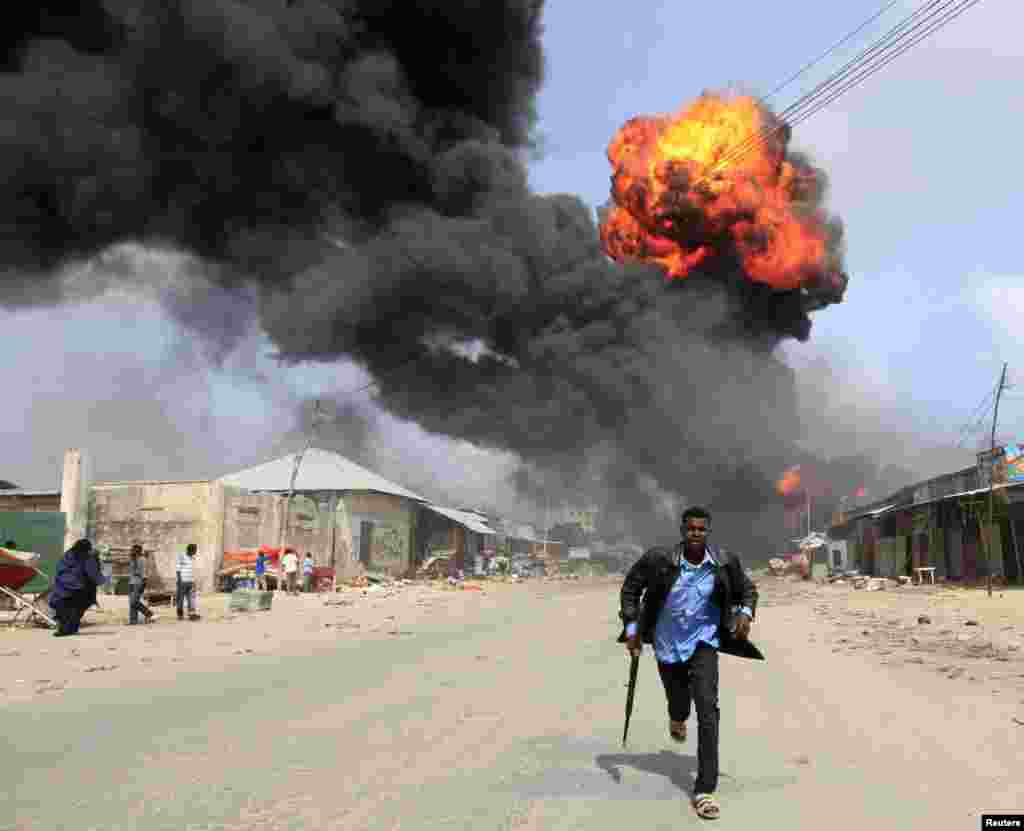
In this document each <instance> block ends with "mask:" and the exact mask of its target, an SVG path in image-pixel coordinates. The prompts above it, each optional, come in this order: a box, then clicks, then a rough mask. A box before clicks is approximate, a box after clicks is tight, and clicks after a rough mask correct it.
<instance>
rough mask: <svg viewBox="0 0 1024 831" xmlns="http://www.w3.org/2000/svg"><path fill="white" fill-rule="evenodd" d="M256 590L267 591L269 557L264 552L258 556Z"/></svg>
mask: <svg viewBox="0 0 1024 831" xmlns="http://www.w3.org/2000/svg"><path fill="white" fill-rule="evenodd" d="M256 588H257V589H259V590H260V591H266V590H267V555H266V554H264V553H263V552H262V551H259V552H257V554H256Z"/></svg>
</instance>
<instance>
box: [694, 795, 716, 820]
mask: <svg viewBox="0 0 1024 831" xmlns="http://www.w3.org/2000/svg"><path fill="white" fill-rule="evenodd" d="M693 807H694V808H695V809H696V811H697V816H699V817H700V818H701V819H718V816H719V814H721V808H720V807H719V805H718V800H717V799H715V795H714V794H711V793H699V794H697V795H696V796H695V797H694V798H693Z"/></svg>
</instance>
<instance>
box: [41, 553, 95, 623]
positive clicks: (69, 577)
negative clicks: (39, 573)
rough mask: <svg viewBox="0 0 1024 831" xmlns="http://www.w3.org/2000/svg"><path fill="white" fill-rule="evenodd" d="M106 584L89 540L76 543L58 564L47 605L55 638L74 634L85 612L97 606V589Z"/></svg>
mask: <svg viewBox="0 0 1024 831" xmlns="http://www.w3.org/2000/svg"><path fill="white" fill-rule="evenodd" d="M106 582H107V577H106V576H105V575H104V574H103V573H102V571H101V570H100V563H99V560H98V559H97V557H96V555H95V553H94V552H93V548H92V543H91V542H89V540H86V539H81V540H78V542H76V543H75V544H74V545H73V546H71V548H69V549H68V550H67V552H65V554H64V556H63V557H62V558H61V560H60V562H59V563H58V564H57V572H56V574H54V577H53V588H52V589H51V590H50V596H49V603H50V608H51V609H53V616H54V617H55V618H56V619H57V624H58V625H57V631H56V632H54V633H53V634H54V637H58V638H59V637H65V636H67V635H77V634H78V629H79V627H80V626H81V624H82V616H83V615H84V614H85V611H86V609H88V608H89V607H90V606H92V605H94V604H95V603H96V588H97V587H98V586H102V585H103V584H104V583H106Z"/></svg>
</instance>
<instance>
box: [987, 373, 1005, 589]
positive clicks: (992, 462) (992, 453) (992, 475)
mask: <svg viewBox="0 0 1024 831" xmlns="http://www.w3.org/2000/svg"><path fill="white" fill-rule="evenodd" d="M1006 367H1007V364H1005V363H1004V364H1003V372H1002V374H1001V375H1000V376H999V388H998V389H997V390H996V406H995V410H994V411H993V413H992V434H991V435H990V436H989V443H988V446H989V461H988V534H987V535H986V537H985V560H986V561H987V563H988V596H989V597H991V596H992V539H991V538H992V526H993V525H994V523H995V503H994V499H993V487H994V485H995V481H996V422H997V421H998V420H999V399H1000V398H1002V395H1003V388H1004V387H1005V386H1006Z"/></svg>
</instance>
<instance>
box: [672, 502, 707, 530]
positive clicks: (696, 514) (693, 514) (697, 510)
mask: <svg viewBox="0 0 1024 831" xmlns="http://www.w3.org/2000/svg"><path fill="white" fill-rule="evenodd" d="M691 519H703V520H707V523H708V525H710V524H711V512H710V511H709V510H708V509H707V508H702V507H701V506H700V505H694V506H693V507H692V508H687V509H686V510H685V511H683V518H682V519H681V520H680V521H679V527H680V528H685V527H686V523H687V521H688V520H691Z"/></svg>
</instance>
